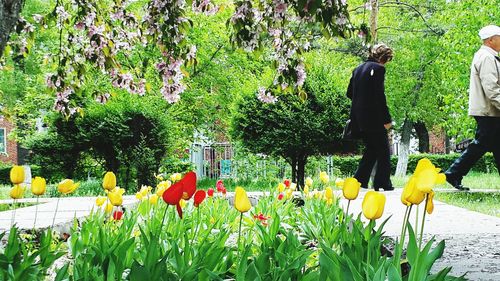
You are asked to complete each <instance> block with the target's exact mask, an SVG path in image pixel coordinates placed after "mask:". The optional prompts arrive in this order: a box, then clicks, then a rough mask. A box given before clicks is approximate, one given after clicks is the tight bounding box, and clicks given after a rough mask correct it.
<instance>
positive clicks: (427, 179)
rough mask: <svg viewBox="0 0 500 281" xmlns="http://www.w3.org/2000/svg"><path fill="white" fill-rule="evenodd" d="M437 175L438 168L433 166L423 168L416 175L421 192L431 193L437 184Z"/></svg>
mask: <svg viewBox="0 0 500 281" xmlns="http://www.w3.org/2000/svg"><path fill="white" fill-rule="evenodd" d="M437 175H438V173H437V172H436V169H433V168H427V169H423V170H421V171H420V172H419V174H418V175H417V176H416V177H417V180H416V182H415V186H416V187H417V189H418V190H420V191H421V192H423V193H429V192H431V190H432V188H433V187H434V185H435V184H436V180H437Z"/></svg>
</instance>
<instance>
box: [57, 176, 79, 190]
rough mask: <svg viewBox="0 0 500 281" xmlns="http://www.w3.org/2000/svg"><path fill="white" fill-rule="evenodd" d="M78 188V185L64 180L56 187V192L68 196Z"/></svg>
mask: <svg viewBox="0 0 500 281" xmlns="http://www.w3.org/2000/svg"><path fill="white" fill-rule="evenodd" d="M79 186H80V183H79V182H77V183H75V182H73V180H70V179H64V180H63V181H61V182H60V183H59V184H58V185H57V190H58V191H59V192H60V193H62V194H70V193H72V192H73V191H75V190H76V189H77V188H78V187H79Z"/></svg>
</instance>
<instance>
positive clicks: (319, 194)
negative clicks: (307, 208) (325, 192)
mask: <svg viewBox="0 0 500 281" xmlns="http://www.w3.org/2000/svg"><path fill="white" fill-rule="evenodd" d="M313 195H314V198H316V199H320V198H321V195H322V194H321V192H319V191H318V190H317V189H315V190H314V192H313Z"/></svg>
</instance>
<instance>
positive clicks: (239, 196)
mask: <svg viewBox="0 0 500 281" xmlns="http://www.w3.org/2000/svg"><path fill="white" fill-rule="evenodd" d="M234 207H235V208H236V210H238V211H239V212H240V213H244V212H248V210H250V208H252V204H251V203H250V200H249V199H248V196H247V193H246V192H245V190H244V189H243V188H242V187H239V186H238V187H236V189H235V195H234Z"/></svg>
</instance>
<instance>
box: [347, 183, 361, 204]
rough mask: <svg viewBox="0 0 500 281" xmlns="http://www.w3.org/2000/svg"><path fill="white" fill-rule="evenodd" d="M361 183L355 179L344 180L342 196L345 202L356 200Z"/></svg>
mask: <svg viewBox="0 0 500 281" xmlns="http://www.w3.org/2000/svg"><path fill="white" fill-rule="evenodd" d="M360 188H361V183H360V182H358V180H357V179H355V178H347V179H345V180H344V184H343V187H342V194H343V195H344V197H345V199H347V200H354V199H356V198H358V195H359V189H360Z"/></svg>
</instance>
